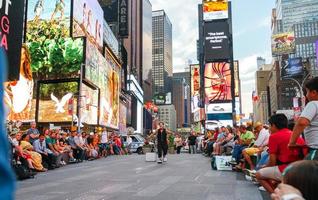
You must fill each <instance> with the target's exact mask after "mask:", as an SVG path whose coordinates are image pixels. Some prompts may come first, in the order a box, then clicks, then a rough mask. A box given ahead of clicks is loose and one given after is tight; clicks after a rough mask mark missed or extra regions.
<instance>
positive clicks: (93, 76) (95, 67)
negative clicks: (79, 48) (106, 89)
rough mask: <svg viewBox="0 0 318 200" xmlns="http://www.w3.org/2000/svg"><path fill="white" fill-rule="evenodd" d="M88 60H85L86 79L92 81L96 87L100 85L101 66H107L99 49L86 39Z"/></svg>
mask: <svg viewBox="0 0 318 200" xmlns="http://www.w3.org/2000/svg"><path fill="white" fill-rule="evenodd" d="M85 53H86V59H85V63H86V64H85V70H84V71H85V73H84V77H85V79H87V80H89V81H91V82H92V83H94V84H95V85H98V83H99V66H102V65H103V64H105V58H104V57H103V55H102V54H101V53H100V52H99V51H98V49H97V47H96V46H95V45H94V44H93V43H92V42H91V41H90V40H88V39H86V52H85Z"/></svg>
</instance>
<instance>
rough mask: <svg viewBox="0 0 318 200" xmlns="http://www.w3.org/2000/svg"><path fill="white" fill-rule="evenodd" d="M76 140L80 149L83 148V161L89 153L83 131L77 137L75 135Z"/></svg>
mask: <svg viewBox="0 0 318 200" xmlns="http://www.w3.org/2000/svg"><path fill="white" fill-rule="evenodd" d="M74 141H75V144H76V146H77V148H78V149H81V151H82V153H83V155H82V158H81V159H79V160H80V161H83V160H85V159H86V154H87V147H86V146H85V141H84V139H83V137H82V134H81V133H78V134H77V135H76V136H75V137H74Z"/></svg>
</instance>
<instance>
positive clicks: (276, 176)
mask: <svg viewBox="0 0 318 200" xmlns="http://www.w3.org/2000/svg"><path fill="white" fill-rule="evenodd" d="M258 173H259V174H260V175H261V176H262V177H263V178H268V179H273V180H276V181H282V179H283V176H282V173H281V172H280V170H279V168H278V166H274V167H265V168H262V169H260V170H258Z"/></svg>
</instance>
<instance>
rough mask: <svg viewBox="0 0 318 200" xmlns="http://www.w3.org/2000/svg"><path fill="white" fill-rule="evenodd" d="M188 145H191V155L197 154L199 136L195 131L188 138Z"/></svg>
mask: <svg viewBox="0 0 318 200" xmlns="http://www.w3.org/2000/svg"><path fill="white" fill-rule="evenodd" d="M188 143H189V149H190V154H191V153H192V154H196V153H197V148H196V143H197V136H196V134H195V132H194V131H193V132H192V134H191V135H190V136H189V137H188Z"/></svg>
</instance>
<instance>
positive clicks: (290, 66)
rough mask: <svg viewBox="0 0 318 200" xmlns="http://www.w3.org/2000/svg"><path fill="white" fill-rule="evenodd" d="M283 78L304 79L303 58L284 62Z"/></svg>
mask: <svg viewBox="0 0 318 200" xmlns="http://www.w3.org/2000/svg"><path fill="white" fill-rule="evenodd" d="M281 67H282V69H281V77H282V78H283V79H284V78H295V77H302V76H303V75H304V67H303V63H302V58H289V59H288V60H283V61H282V66H281Z"/></svg>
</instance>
